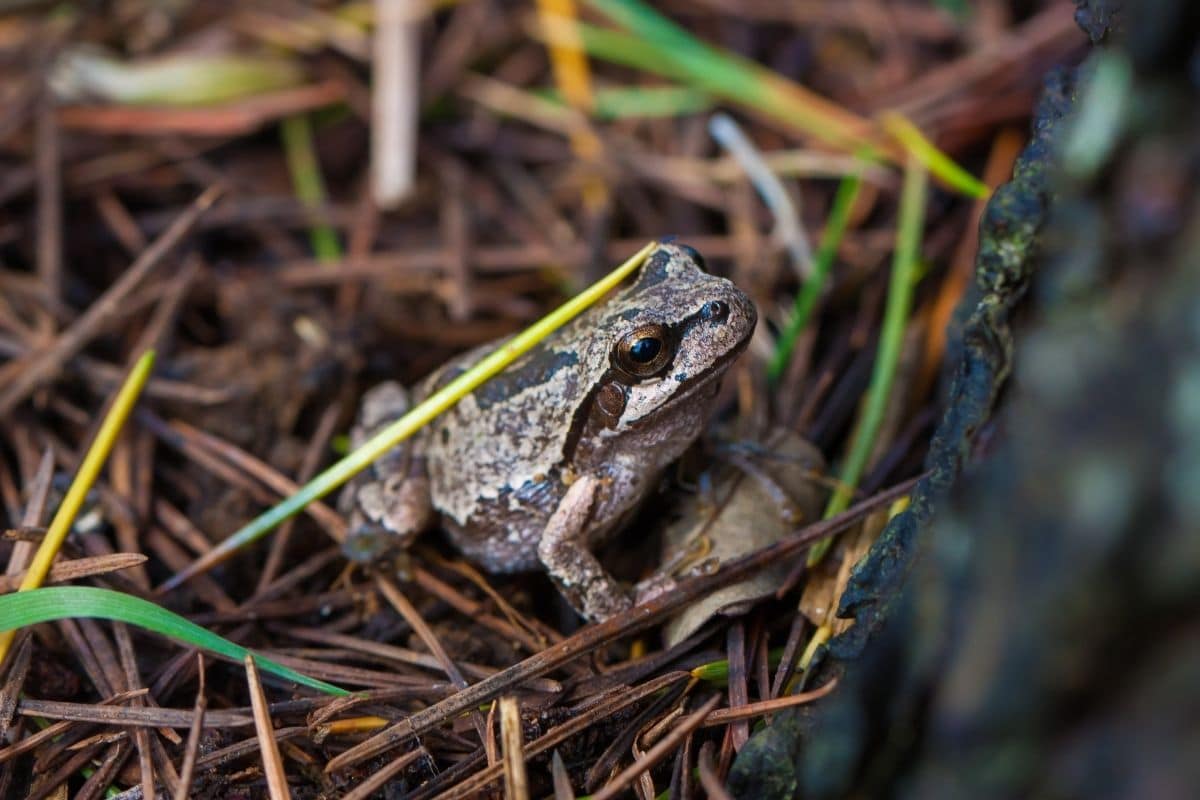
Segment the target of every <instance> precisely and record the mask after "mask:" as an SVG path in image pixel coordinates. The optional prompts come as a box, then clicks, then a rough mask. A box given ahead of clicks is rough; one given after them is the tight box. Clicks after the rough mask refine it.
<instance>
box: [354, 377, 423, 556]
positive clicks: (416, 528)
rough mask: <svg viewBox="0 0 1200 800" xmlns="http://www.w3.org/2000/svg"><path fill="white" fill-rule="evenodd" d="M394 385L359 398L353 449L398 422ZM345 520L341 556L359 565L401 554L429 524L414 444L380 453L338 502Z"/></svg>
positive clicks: (404, 399)
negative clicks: (359, 405)
mask: <svg viewBox="0 0 1200 800" xmlns="http://www.w3.org/2000/svg"><path fill="white" fill-rule="evenodd" d="M410 405H411V404H410V402H409V397H408V393H407V392H406V391H405V389H404V387H402V386H400V385H399V384H398V383H393V382H388V383H382V384H380V385H378V386H376V387H374V388H373V389H371V390H370V391H369V392H367V393H366V395H365V396H364V397H363V403H362V411H361V413H360V414H359V419H358V422H357V424H356V425H355V426H354V429H353V430H352V431H351V435H350V439H351V444H352V445H353V446H354V447H358V446H360V445H361V444H362V443H363V442H365V441H366V440H367V439H369V438H370V437H371V436H373V435H375V434H376V433H377V432H379V431H380V430H382V429H383V428H384V427H385V426H386V425H388V424H390V423H391V422H393V421H394V420H396V419H399V418H400V417H401V416H402V415H403V414H404V413H405V412H407V411H408V409H409V406H410ZM338 505H339V508H340V510H341V511H342V512H343V513H345V514H346V515H347V516H349V523H350V524H349V527H348V529H347V533H346V542H345V544H344V545H343V550H344V551H345V553H346V555H347V556H348V557H349V558H351V559H353V560H355V561H359V562H364V563H369V562H372V561H375V560H377V559H379V558H381V557H383V556H384V555H386V554H387V553H389V552H392V551H397V550H403V549H405V548H407V547H408V545H409V544H410V543H411V542H412V540H413V539H414V538H415V537H416V536H417V534H419V533H421V531H423V530H425V529H426V528H428V527H430V525H431V524H432V523H433V519H434V512H433V505H432V503H431V500H430V494H429V477H428V476H427V475H426V472H425V459H424V457H423V455H422V454H421V452H420V447H419V443H415V442H413V441H412V440H409V441H407V442H403V443H401V444H399V445H397V446H396V447H393V448H392V449H391V450H389V451H388V452H387V453H385V454H384V455H383V456H382V457H380V459H379V460H378V461H376V462H375V463H374V464H372V465H371V467H370V468H369V469H367V470H365V471H364V472H362V473H361V474H360V475H358V476H357V477H356V478H355V479H354V480H353V481H351V483H350V484H349V485H347V487H346V488H345V490H343V492H342V495H341V497H340V498H339V502H338Z"/></svg>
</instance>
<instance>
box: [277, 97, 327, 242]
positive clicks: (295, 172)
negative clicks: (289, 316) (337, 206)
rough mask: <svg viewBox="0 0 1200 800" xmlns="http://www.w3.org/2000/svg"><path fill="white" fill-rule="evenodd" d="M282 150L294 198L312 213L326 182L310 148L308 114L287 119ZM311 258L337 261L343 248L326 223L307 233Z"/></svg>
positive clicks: (318, 206)
mask: <svg viewBox="0 0 1200 800" xmlns="http://www.w3.org/2000/svg"><path fill="white" fill-rule="evenodd" d="M280 135H281V136H282V137H283V150H284V153H285V154H286V156H287V164H288V172H290V173H291V176H292V186H293V187H294V188H295V191H296V197H297V198H299V200H300V202H301V203H303V204H304V206H305V207H306V208H308V209H311V210H312V211H314V212H315V211H316V209H318V208H320V206H321V205H323V204H324V203H325V198H326V194H325V180H324V179H323V178H322V177H321V165H320V163H319V162H318V161H317V152H316V147H314V146H313V134H312V123H311V122H310V121H309V118H308V115H307V114H297V115H295V116H292V117H288V118H287V119H285V120H284V121H283V124H282V126H281V127H280ZM308 237H309V242H310V243H311V244H312V249H313V255H314V256H316V257H317V260H318V261H340V260H341V259H342V246H341V244H340V243H339V242H338V236H337V231H335V230H334V229H333V226H332V225H330V224H328V223H326V222H314V223H313V224H312V225H311V226H310V227H309V230H308Z"/></svg>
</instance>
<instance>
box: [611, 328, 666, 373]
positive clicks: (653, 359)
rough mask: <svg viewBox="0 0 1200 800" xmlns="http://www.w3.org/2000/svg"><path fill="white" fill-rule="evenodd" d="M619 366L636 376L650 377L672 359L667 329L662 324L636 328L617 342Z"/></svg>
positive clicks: (615, 357)
mask: <svg viewBox="0 0 1200 800" xmlns="http://www.w3.org/2000/svg"><path fill="white" fill-rule="evenodd" d="M613 355H614V359H615V361H616V364H617V366H618V367H620V368H621V369H622V370H624V371H625V372H627V373H629V374H630V375H632V376H633V377H635V378H649V377H650V376H652V375H655V374H657V373H658V371H659V370H661V369H662V368H663V367H665V366H666V365H667V363H668V362H669V361H670V360H671V348H670V346H669V342H668V340H667V329H666V328H664V327H663V326H662V325H643V326H641V327H640V328H635V329H634V330H632V331H630V332H629V333H627V334H625V336H624V337H623V338H622V339H621V341H620V342H618V343H617V349H616V352H615V353H614V354H613Z"/></svg>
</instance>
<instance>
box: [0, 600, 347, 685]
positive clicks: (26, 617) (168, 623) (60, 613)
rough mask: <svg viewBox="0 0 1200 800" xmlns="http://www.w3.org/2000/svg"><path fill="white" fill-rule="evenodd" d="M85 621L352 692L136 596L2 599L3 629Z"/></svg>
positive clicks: (305, 682) (287, 677)
mask: <svg viewBox="0 0 1200 800" xmlns="http://www.w3.org/2000/svg"><path fill="white" fill-rule="evenodd" d="M81 617H84V618H92V619H110V620H117V621H120V622H127V623H129V624H130V625H137V626H138V627H141V628H146V629H147V630H151V631H154V632H155V633H159V634H162V635H163V636H166V637H167V638H168V639H174V640H175V641H178V642H183V643H184V644H188V645H191V646H193V647H199V648H200V649H202V650H207V651H208V652H210V653H214V654H216V655H219V656H223V657H225V658H227V659H229V660H230V661H234V662H238V663H241V662H242V661H243V660H244V659H245V657H246V656H247V655H249V656H253V658H254V661H255V663H257V664H258V665H259V666H260V667H262V669H263V670H264V671H266V672H270V673H271V674H273V675H277V676H279V677H280V678H284V679H285V680H289V681H295V682H296V683H299V684H301V685H303V686H307V687H309V688H311V689H316V690H317V691H319V692H323V693H325V694H332V695H339V696H343V695H348V694H350V693H349V692H347V691H346V690H345V689H341V688H339V687H337V686H334V685H333V684H330V683H325V682H324V681H319V680H317V679H316V678H310V677H308V676H306V675H302V674H300V673H299V672H296V671H295V670H293V669H288V668H287V667H285V666H283V665H282V664H278V663H276V662H274V661H272V660H271V659H269V658H266V657H264V656H261V655H258V654H257V653H254V652H253V651H251V650H247V649H246V648H245V647H242V646H241V645H238V644H234V643H233V642H231V641H229V640H228V639H224V638H222V637H220V636H218V635H217V634H215V633H213V632H212V631H208V630H205V629H204V628H201V627H200V626H199V625H197V624H195V623H194V622H191V621H190V620H187V619H184V618H183V617H181V616H179V615H178V614H175V613H173V612H171V611H168V610H167V609H165V608H163V607H162V606H158V605H155V604H154V603H151V602H149V601H147V600H143V599H142V598H140V597H134V596H133V595H129V594H123V593H122V592H114V591H112V590H110V589H98V588H95V587H92V586H55V587H51V588H47V589H33V590H30V591H28V592H17V593H14V594H6V595H0V626H2V629H3V630H9V629H16V628H22V627H25V626H26V625H36V624H37V623H39V622H49V621H51V620H56V619H73V618H81Z"/></svg>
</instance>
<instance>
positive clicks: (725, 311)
mask: <svg viewBox="0 0 1200 800" xmlns="http://www.w3.org/2000/svg"><path fill="white" fill-rule="evenodd" d="M728 317H729V304H728V303H725V302H724V301H721V300H709V301H708V302H707V303H705V304H704V305H703V306H702V307H701V308H700V319H702V320H705V321H707V322H724V321H725V320H726V319H727V318H728Z"/></svg>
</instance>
